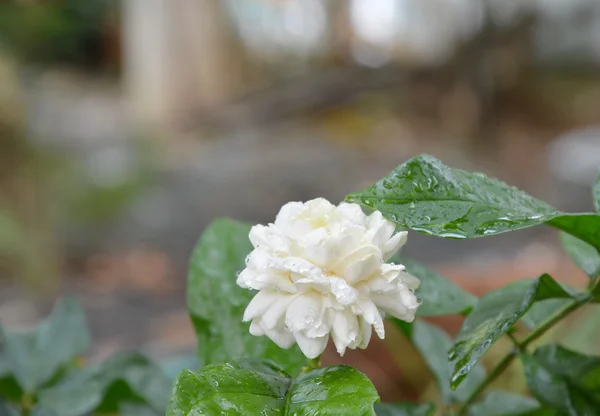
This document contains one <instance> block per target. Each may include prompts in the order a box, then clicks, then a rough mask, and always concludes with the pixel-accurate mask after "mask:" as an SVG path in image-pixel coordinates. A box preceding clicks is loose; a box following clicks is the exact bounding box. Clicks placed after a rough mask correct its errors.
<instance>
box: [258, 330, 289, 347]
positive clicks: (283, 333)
mask: <svg viewBox="0 0 600 416" xmlns="http://www.w3.org/2000/svg"><path fill="white" fill-rule="evenodd" d="M265 333H266V335H267V336H268V337H269V338H270V339H271V341H273V342H274V343H275V344H277V345H278V346H279V347H280V348H284V349H288V348H290V347H291V346H292V345H294V342H295V340H296V339H295V338H294V335H293V334H292V333H291V332H290V331H288V330H287V329H286V328H285V327H277V328H273V329H267V330H265Z"/></svg>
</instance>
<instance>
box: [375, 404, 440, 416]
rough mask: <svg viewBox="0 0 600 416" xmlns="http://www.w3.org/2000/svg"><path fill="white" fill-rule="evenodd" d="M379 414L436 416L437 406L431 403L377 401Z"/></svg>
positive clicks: (388, 415)
mask: <svg viewBox="0 0 600 416" xmlns="http://www.w3.org/2000/svg"><path fill="white" fill-rule="evenodd" d="M375 414H376V415H377V416H434V415H435V406H434V405H433V404H430V403H426V404H413V403H393V404H392V403H375Z"/></svg>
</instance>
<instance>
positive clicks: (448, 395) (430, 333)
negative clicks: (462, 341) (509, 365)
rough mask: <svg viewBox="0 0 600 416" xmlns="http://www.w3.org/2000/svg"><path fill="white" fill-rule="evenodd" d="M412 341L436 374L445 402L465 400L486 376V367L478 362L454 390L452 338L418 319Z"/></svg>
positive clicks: (414, 325)
mask: <svg viewBox="0 0 600 416" xmlns="http://www.w3.org/2000/svg"><path fill="white" fill-rule="evenodd" d="M412 342H413V344H414V346H415V348H416V349H417V350H418V351H419V353H420V354H421V356H422V357H423V359H424V360H425V362H426V363H427V367H429V369H430V370H431V372H432V373H433V375H434V376H435V378H436V380H437V383H438V386H439V389H440V393H441V396H442V401H443V402H444V403H459V402H463V401H465V400H466V399H467V398H468V397H469V396H470V395H471V393H473V391H475V389H476V388H477V386H478V385H479V384H480V383H481V382H482V381H483V379H484V378H485V369H484V368H483V366H481V365H479V364H478V365H476V366H475V367H474V368H473V369H472V370H471V372H470V373H469V374H468V376H467V377H466V378H465V380H464V381H463V382H462V384H461V385H460V386H458V388H457V389H456V391H452V389H451V388H450V368H449V367H448V352H449V351H450V349H451V348H452V339H451V338H450V337H449V336H448V335H447V334H446V333H445V332H444V331H442V330H441V329H440V328H438V327H436V326H434V325H431V324H429V323H427V322H424V321H422V320H418V321H415V323H414V324H413V334H412Z"/></svg>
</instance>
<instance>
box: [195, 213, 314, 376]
mask: <svg viewBox="0 0 600 416" xmlns="http://www.w3.org/2000/svg"><path fill="white" fill-rule="evenodd" d="M249 231H250V226H248V225H246V224H244V223H241V222H237V221H232V220H227V219H219V220H216V221H214V222H213V223H211V224H210V225H209V226H208V227H207V228H206V230H205V231H204V233H203V234H202V237H201V238H200V241H199V243H198V245H197V246H196V249H195V250H194V253H193V254H192V259H191V263H190V273H189V277H188V286H187V303H188V309H189V313H190V316H191V318H192V322H193V323H194V328H195V330H196V334H197V339H198V360H199V364H200V366H204V365H207V364H220V363H224V362H227V361H231V360H234V359H238V358H268V359H271V360H273V361H275V362H277V363H279V364H280V365H282V366H283V367H284V368H285V369H286V370H287V371H290V372H292V373H295V372H297V371H298V370H299V369H300V368H301V367H302V365H303V364H304V362H305V361H306V358H305V357H304V355H303V354H302V353H301V352H300V350H299V349H298V348H297V346H294V347H293V348H291V349H290V350H283V349H281V348H279V347H278V346H277V345H276V344H275V343H273V342H272V341H271V340H269V339H268V338H267V337H256V336H252V335H250V332H249V324H247V323H244V322H242V316H243V314H244V310H245V308H246V306H248V303H249V302H250V300H251V299H252V297H253V296H254V293H252V292H251V291H249V290H247V289H242V288H241V287H239V286H238V285H237V284H236V283H235V281H236V278H237V273H238V272H239V271H241V270H242V269H243V268H244V266H245V259H246V256H247V255H248V253H250V251H251V249H252V245H251V244H250V240H249V239H248V233H249Z"/></svg>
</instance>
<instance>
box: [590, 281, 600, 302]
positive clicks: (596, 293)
mask: <svg viewBox="0 0 600 416" xmlns="http://www.w3.org/2000/svg"><path fill="white" fill-rule="evenodd" d="M592 296H593V301H594V302H600V283H598V282H596V285H595V286H594V287H593V288H592Z"/></svg>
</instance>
